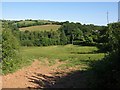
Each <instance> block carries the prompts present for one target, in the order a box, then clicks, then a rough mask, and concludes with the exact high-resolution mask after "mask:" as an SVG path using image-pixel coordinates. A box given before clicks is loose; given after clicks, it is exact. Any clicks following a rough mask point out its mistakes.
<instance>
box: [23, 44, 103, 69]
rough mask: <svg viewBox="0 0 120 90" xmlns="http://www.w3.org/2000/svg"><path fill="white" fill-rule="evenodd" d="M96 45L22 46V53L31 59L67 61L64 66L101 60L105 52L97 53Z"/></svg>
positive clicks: (53, 61)
mask: <svg viewBox="0 0 120 90" xmlns="http://www.w3.org/2000/svg"><path fill="white" fill-rule="evenodd" d="M97 50H98V49H97V48H96V47H88V46H75V45H65V46H48V47H22V50H21V52H22V54H23V55H24V57H26V58H29V59H30V60H33V59H39V60H41V61H42V60H44V58H47V60H48V61H49V62H50V63H52V64H54V63H55V60H56V59H59V60H60V61H65V62H67V63H66V64H65V65H63V67H72V66H77V65H86V64H87V63H89V62H90V61H94V60H99V59H101V58H103V57H104V55H105V54H104V53H96V51H97Z"/></svg>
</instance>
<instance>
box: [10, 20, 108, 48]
mask: <svg viewBox="0 0 120 90" xmlns="http://www.w3.org/2000/svg"><path fill="white" fill-rule="evenodd" d="M54 24H55V22H54ZM56 24H61V27H60V28H59V29H58V30H57V31H52V30H51V31H33V32H32V31H24V32H23V31H19V27H18V26H17V25H16V24H15V23H14V22H9V25H10V26H11V30H12V32H13V34H14V35H15V36H16V37H17V38H18V39H19V41H20V44H21V45H22V46H49V45H66V44H74V45H85V46H92V45H98V43H103V42H105V40H103V39H105V38H104V37H103V36H102V35H103V33H105V32H106V31H105V29H106V28H107V27H105V26H95V25H92V24H90V25H85V24H84V25H82V24H80V23H73V22H71V23H70V22H68V21H66V22H62V23H58V22H56Z"/></svg>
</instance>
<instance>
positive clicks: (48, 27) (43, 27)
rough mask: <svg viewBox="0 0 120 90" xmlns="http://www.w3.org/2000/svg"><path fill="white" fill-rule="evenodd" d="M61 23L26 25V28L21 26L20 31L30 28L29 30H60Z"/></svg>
mask: <svg viewBox="0 0 120 90" xmlns="http://www.w3.org/2000/svg"><path fill="white" fill-rule="evenodd" d="M60 26H61V25H38V26H31V27H24V28H20V31H25V30H29V31H50V30H53V31H55V30H58V28H60Z"/></svg>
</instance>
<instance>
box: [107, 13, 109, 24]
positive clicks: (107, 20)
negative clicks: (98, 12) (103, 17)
mask: <svg viewBox="0 0 120 90" xmlns="http://www.w3.org/2000/svg"><path fill="white" fill-rule="evenodd" d="M107 24H109V12H108V11H107Z"/></svg>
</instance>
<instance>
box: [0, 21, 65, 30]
mask: <svg viewBox="0 0 120 90" xmlns="http://www.w3.org/2000/svg"><path fill="white" fill-rule="evenodd" d="M0 21H2V22H3V23H2V25H3V28H4V23H5V22H8V23H9V24H13V26H14V27H17V28H22V27H30V26H37V25H49V24H53V25H54V24H55V25H62V24H63V22H57V21H49V20H32V19H26V20H19V21H16V20H12V21H11V20H0Z"/></svg>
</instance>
